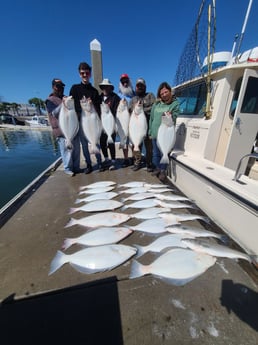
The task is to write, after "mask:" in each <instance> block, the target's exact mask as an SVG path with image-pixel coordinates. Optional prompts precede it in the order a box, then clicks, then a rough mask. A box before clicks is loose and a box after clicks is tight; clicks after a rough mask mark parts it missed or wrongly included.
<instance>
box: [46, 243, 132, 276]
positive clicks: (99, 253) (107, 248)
mask: <svg viewBox="0 0 258 345" xmlns="http://www.w3.org/2000/svg"><path fill="white" fill-rule="evenodd" d="M136 250H137V249H136V248H134V247H131V246H126V245H124V244H109V245H103V246H96V247H88V248H85V249H82V250H79V251H78V252H76V253H74V254H69V255H68V254H64V253H63V252H62V251H60V250H59V251H57V253H56V255H55V257H54V258H53V260H52V262H51V264H50V270H49V273H48V275H51V274H53V273H54V272H56V271H57V270H58V269H59V268H60V267H62V266H63V265H64V264H66V263H69V264H70V265H71V266H72V267H73V268H74V269H76V270H77V271H78V272H81V273H85V274H91V273H97V272H104V271H110V270H112V269H114V268H115V267H117V266H119V265H121V264H123V263H124V262H126V261H128V260H129V259H130V258H131V257H132V256H133V255H135V253H136Z"/></svg>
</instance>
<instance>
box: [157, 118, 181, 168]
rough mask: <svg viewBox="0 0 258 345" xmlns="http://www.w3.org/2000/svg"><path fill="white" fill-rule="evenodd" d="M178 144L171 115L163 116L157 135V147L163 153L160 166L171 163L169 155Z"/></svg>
mask: <svg viewBox="0 0 258 345" xmlns="http://www.w3.org/2000/svg"><path fill="white" fill-rule="evenodd" d="M175 142H176V131H175V126H174V124H173V119H172V116H171V115H166V114H164V115H162V117H161V124H160V126H159V129H158V133H157V145H158V147H159V149H160V151H161V153H162V157H161V160H160V164H164V163H165V164H168V163H169V157H168V155H169V153H170V152H171V150H172V148H173V147H174V145H175Z"/></svg>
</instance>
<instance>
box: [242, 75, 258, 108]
mask: <svg viewBox="0 0 258 345" xmlns="http://www.w3.org/2000/svg"><path fill="white" fill-rule="evenodd" d="M257 90H258V78H254V77H249V78H248V82H247V86H246V90H245V96H244V100H243V103H242V107H241V113H251V114H258V93H257Z"/></svg>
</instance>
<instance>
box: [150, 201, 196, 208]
mask: <svg viewBox="0 0 258 345" xmlns="http://www.w3.org/2000/svg"><path fill="white" fill-rule="evenodd" d="M156 201H157V200H156ZM157 205H159V206H161V207H166V208H171V209H177V208H195V206H194V205H193V204H186V203H183V202H181V201H170V202H168V201H162V200H158V201H157Z"/></svg>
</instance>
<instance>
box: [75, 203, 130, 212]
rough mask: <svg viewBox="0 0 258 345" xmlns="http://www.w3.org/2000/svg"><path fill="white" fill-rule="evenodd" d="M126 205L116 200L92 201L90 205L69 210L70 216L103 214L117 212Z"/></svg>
mask: <svg viewBox="0 0 258 345" xmlns="http://www.w3.org/2000/svg"><path fill="white" fill-rule="evenodd" d="M123 205H124V204H123V203H122V202H121V201H116V200H103V199H101V200H95V201H90V202H89V203H87V204H85V205H82V206H79V207H71V208H70V210H69V214H72V213H75V212H79V211H84V212H102V211H107V210H115V209H117V208H119V207H122V206H123Z"/></svg>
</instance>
